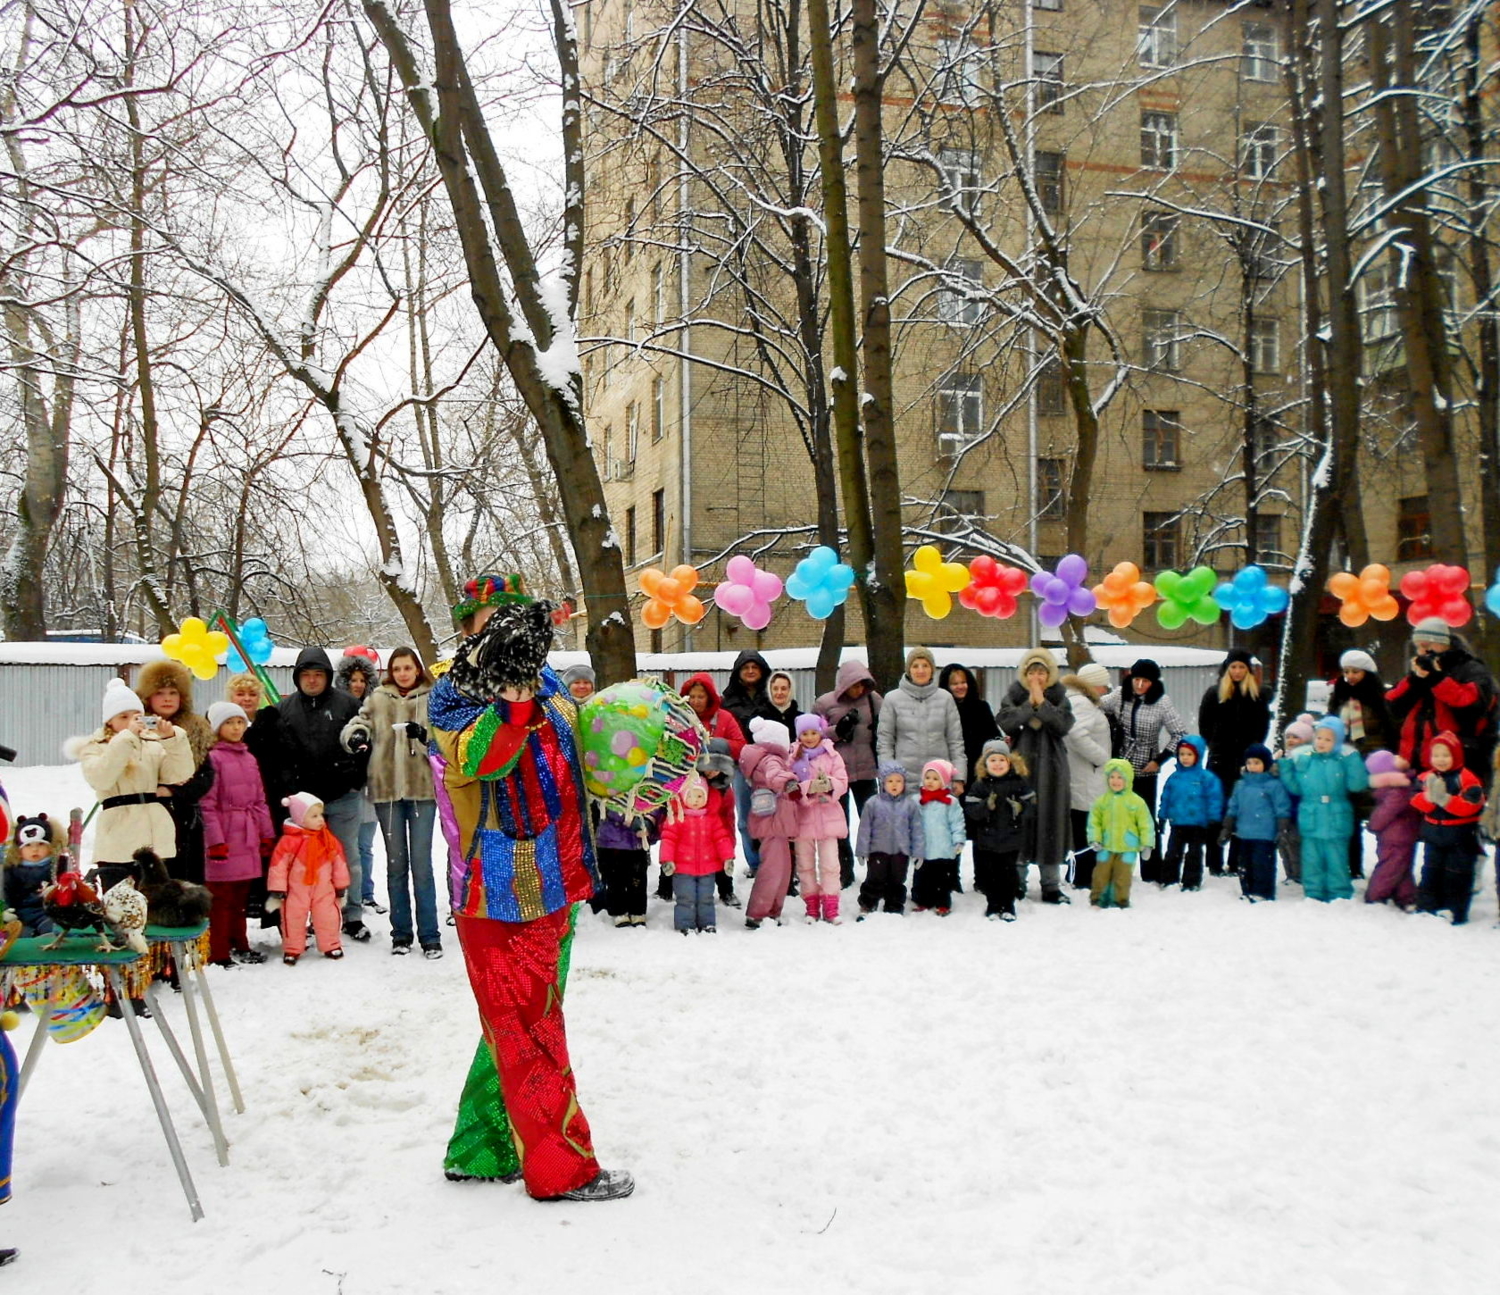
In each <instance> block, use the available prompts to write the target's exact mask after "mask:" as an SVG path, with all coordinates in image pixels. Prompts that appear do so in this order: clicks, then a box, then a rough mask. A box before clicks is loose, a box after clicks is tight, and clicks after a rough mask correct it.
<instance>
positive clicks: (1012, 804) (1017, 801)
mask: <svg viewBox="0 0 1500 1295" xmlns="http://www.w3.org/2000/svg"><path fill="white" fill-rule="evenodd" d="M974 773H975V778H974V780H973V781H972V782H971V783H969V785H968V786H967V787H965V788H964V799H963V807H964V821H965V823H966V825H967V827H966V831H967V835H968V838H969V840H971V841H973V842H974V889H975V890H977V891H978V892H979V893H980V894H981V895H983V896H984V897H985V909H984V915H985V916H986V917H987V918H989V919H990V920H991V921H996V922H1014V921H1015V920H1016V895H1017V892H1018V890H1019V886H1018V883H1019V881H1020V876H1019V874H1018V873H1017V872H1016V860H1017V859H1019V858H1020V856H1021V844H1022V841H1023V839H1024V833H1025V825H1026V818H1027V816H1028V815H1030V814H1032V813H1034V812H1035V810H1036V792H1035V791H1033V790H1032V787H1031V784H1030V783H1029V782H1028V781H1027V779H1026V773H1027V771H1026V762H1025V760H1024V759H1022V757H1021V756H1020V755H1012V754H1011V749H1010V744H1009V743H1008V742H1006V741H1005V740H1004V739H1002V738H994V739H992V740H991V741H989V742H986V743H985V744H984V747H983V748H982V749H981V750H980V752H979V767H978V768H977V769H975V771H974Z"/></svg>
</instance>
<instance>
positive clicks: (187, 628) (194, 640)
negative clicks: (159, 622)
mask: <svg viewBox="0 0 1500 1295" xmlns="http://www.w3.org/2000/svg"><path fill="white" fill-rule="evenodd" d="M161 650H162V651H163V652H165V653H166V654H167V656H169V657H171V659H172V660H173V661H181V662H182V664H183V665H185V666H187V668H188V669H189V670H191V671H192V672H193V673H194V674H195V675H197V676H198V678H200V679H212V678H213V677H214V675H216V674H218V672H219V663H218V662H217V661H215V660H214V658H215V657H216V656H218V655H220V654H221V653H223V652H227V651H228V650H229V635H227V634H225V633H224V632H223V631H221V630H210V629H209V628H208V624H207V622H205V621H204V620H203V619H202V617H199V616H189V617H188V618H187V619H186V620H185V621H183V622H182V624H181V625H179V626H178V627H177V633H175V634H168V635H167V636H166V638H164V639H162V641H161Z"/></svg>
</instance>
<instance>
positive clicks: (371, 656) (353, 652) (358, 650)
mask: <svg viewBox="0 0 1500 1295" xmlns="http://www.w3.org/2000/svg"><path fill="white" fill-rule="evenodd" d="M344 655H345V656H362V657H364V658H365V659H366V660H368V661H373V662H374V663H375V664H376V665H377V666H378V665H379V664H380V653H379V652H377V651H376V650H375V649H374V648H372V647H366V646H365V645H364V644H363V643H351V644H350V645H349V646H348V647H346V648H345V649H344Z"/></svg>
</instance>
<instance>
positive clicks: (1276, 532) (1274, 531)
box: [1255, 513, 1286, 563]
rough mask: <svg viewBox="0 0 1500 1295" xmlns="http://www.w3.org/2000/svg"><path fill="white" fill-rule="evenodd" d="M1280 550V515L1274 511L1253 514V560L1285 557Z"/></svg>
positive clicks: (1261, 560)
mask: <svg viewBox="0 0 1500 1295" xmlns="http://www.w3.org/2000/svg"><path fill="white" fill-rule="evenodd" d="M1285 557H1286V554H1285V553H1283V552H1282V551H1281V517H1280V516H1279V515H1278V514H1276V513H1256V514H1255V560H1256V561H1257V562H1261V563H1264V562H1265V561H1266V560H1267V559H1269V558H1285Z"/></svg>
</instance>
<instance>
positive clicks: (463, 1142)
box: [443, 904, 579, 1178]
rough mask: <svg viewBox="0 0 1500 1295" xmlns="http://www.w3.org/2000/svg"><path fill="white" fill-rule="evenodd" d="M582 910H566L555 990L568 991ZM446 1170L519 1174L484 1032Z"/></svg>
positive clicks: (477, 1174) (474, 1175) (488, 1175)
mask: <svg viewBox="0 0 1500 1295" xmlns="http://www.w3.org/2000/svg"><path fill="white" fill-rule="evenodd" d="M578 908H579V906H578V905H577V904H574V905H573V906H572V907H571V908H570V909H569V910H568V929H567V932H566V933H565V934H564V935H563V938H562V945H561V947H560V949H559V950H558V958H557V993H558V997H559V998H561V997H562V996H563V994H564V993H565V992H566V991H567V985H568V964H569V962H570V961H571V960H572V956H573V932H574V931H575V930H577V927H578ZM443 1169H444V1171H445V1172H448V1173H457V1174H461V1175H463V1176H464V1177H466V1178H504V1177H508V1176H509V1175H511V1174H518V1173H520V1172H521V1159H520V1157H519V1156H518V1155H516V1147H515V1142H514V1140H513V1139H512V1137H511V1133H510V1117H509V1116H508V1115H506V1113H505V1100H504V1098H503V1097H502V1096H501V1093H500V1076H499V1074H498V1073H497V1072H496V1070H495V1058H494V1055H493V1054H492V1053H491V1052H490V1048H489V1044H487V1043H486V1042H485V1041H484V1038H483V1037H482V1036H481V1038H480V1040H479V1047H478V1048H477V1049H475V1052H474V1060H473V1063H472V1064H471V1065H470V1066H469V1075H468V1078H467V1079H465V1080H464V1090H463V1093H462V1095H461V1096H460V1097H459V1099H458V1120H457V1122H456V1123H455V1124H454V1126H453V1136H452V1137H451V1138H449V1139H448V1152H447V1154H446V1155H445V1156H444V1157H443Z"/></svg>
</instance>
